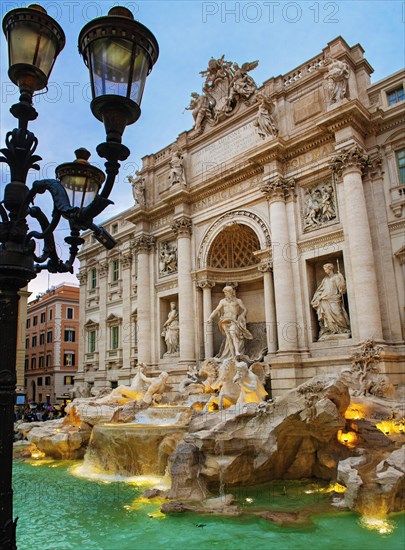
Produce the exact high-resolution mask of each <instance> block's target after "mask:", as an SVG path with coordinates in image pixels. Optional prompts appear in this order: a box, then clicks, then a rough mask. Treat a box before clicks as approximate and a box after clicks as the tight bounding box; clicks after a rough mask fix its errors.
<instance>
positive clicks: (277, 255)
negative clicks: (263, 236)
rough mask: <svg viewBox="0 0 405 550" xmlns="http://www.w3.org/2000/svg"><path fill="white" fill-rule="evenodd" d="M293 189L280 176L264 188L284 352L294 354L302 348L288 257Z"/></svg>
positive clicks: (280, 343) (280, 344)
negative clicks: (288, 207)
mask: <svg viewBox="0 0 405 550" xmlns="http://www.w3.org/2000/svg"><path fill="white" fill-rule="evenodd" d="M293 187H294V181H293V180H290V181H286V180H284V179H283V178H281V177H280V176H278V175H276V176H273V175H272V176H269V177H265V178H264V184H263V185H262V188H261V190H262V192H263V193H265V195H266V198H267V200H268V201H269V206H270V229H271V246H272V251H273V256H272V257H273V278H274V293H275V303H276V316H277V337H278V351H279V352H280V353H291V352H294V351H297V347H298V344H297V332H298V327H297V316H296V311H295V300H294V283H293V273H292V265H291V261H290V260H289V258H288V256H287V255H286V251H287V250H288V244H289V232H288V220H287V210H286V197H287V196H288V193H289V192H290V191H291V189H292V188H293Z"/></svg>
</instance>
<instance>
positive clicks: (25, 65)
mask: <svg viewBox="0 0 405 550" xmlns="http://www.w3.org/2000/svg"><path fill="white" fill-rule="evenodd" d="M3 31H4V34H5V35H6V39H7V42H8V57H9V70H8V75H9V78H10V80H11V81H12V82H13V83H14V84H16V85H17V86H18V87H19V88H20V91H21V92H29V93H30V94H31V95H32V94H33V93H34V92H36V91H39V90H42V89H43V88H46V86H47V84H48V79H49V76H50V74H51V71H52V68H53V66H54V64H55V61H56V58H57V57H58V55H59V53H60V52H61V51H62V50H63V48H64V46H65V33H64V32H63V29H62V27H61V26H60V25H59V24H58V23H57V22H56V21H55V20H54V19H53V18H52V17H50V16H49V15H48V14H47V13H46V10H45V9H44V8H43V7H42V6H38V5H36V4H31V5H30V6H28V8H17V9H15V10H12V11H10V12H8V13H7V14H6V15H5V17H4V19H3Z"/></svg>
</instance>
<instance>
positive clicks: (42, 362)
mask: <svg viewBox="0 0 405 550" xmlns="http://www.w3.org/2000/svg"><path fill="white" fill-rule="evenodd" d="M38 367H39V368H40V369H43V368H44V356H43V355H40V356H39V359H38Z"/></svg>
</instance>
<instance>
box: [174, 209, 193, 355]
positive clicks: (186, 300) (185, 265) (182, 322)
mask: <svg viewBox="0 0 405 550" xmlns="http://www.w3.org/2000/svg"><path fill="white" fill-rule="evenodd" d="M172 230H173V232H174V233H175V235H176V237H177V258H178V260H177V265H178V267H177V269H178V289H179V328H180V333H179V339H180V361H181V362H189V363H194V362H195V335H194V326H195V325H194V301H193V281H192V278H191V220H190V218H187V217H186V216H182V217H180V218H177V219H176V220H174V223H173V225H172Z"/></svg>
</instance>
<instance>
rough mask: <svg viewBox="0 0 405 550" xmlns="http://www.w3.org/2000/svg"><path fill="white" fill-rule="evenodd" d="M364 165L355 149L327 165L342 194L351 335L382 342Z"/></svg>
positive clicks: (361, 153) (341, 153) (365, 161)
mask: <svg viewBox="0 0 405 550" xmlns="http://www.w3.org/2000/svg"><path fill="white" fill-rule="evenodd" d="M368 165H369V160H368V156H367V155H366V154H365V153H364V151H363V150H362V148H361V147H359V146H358V145H353V146H351V147H349V148H345V149H342V150H341V151H339V152H338V153H337V154H336V155H335V156H334V158H333V159H332V161H331V168H332V170H333V172H334V173H335V175H336V176H337V180H338V181H339V182H342V185H343V191H344V203H345V214H346V224H345V231H347V236H348V241H349V251H350V258H351V267H352V280H353V287H354V288H353V289H352V293H351V294H352V296H354V300H355V302H356V319H355V320H354V319H351V324H352V332H353V335H354V337H355V338H356V339H358V340H359V341H363V340H366V339H368V338H371V337H373V338H375V339H377V340H381V339H382V326H381V314H380V303H379V298H378V287H377V276H376V269H375V263H374V253H373V247H372V241H371V232H370V225H369V221H368V215H367V207H366V200H365V196H364V190H363V181H362V174H363V173H364V171H365V170H366V168H368ZM354 321H355V323H354ZM354 325H355V326H354Z"/></svg>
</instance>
